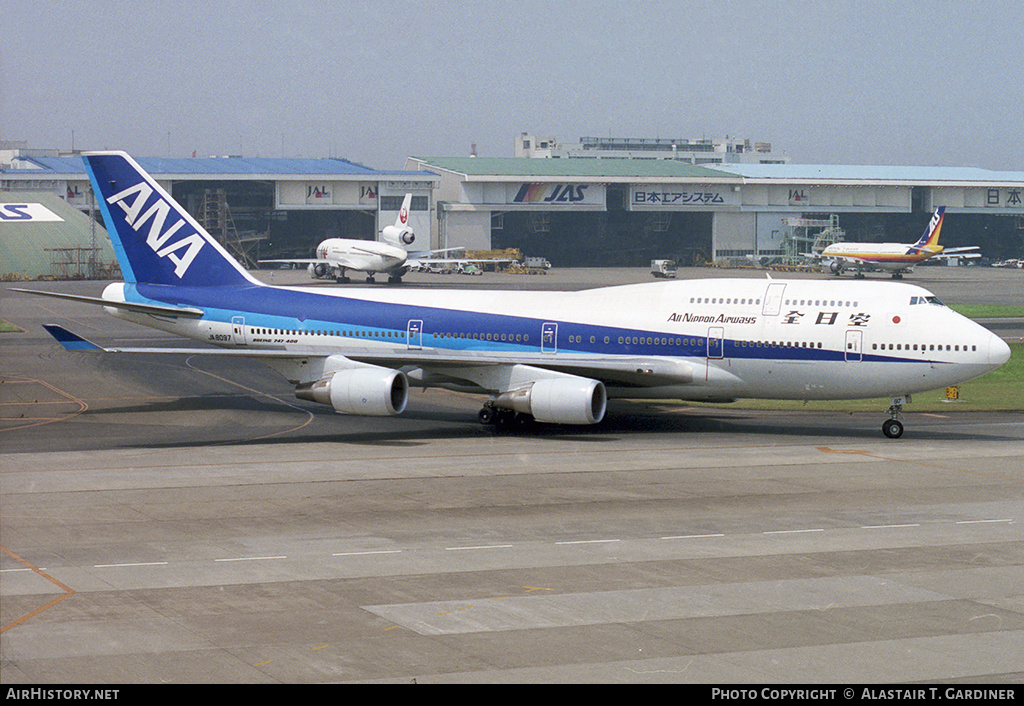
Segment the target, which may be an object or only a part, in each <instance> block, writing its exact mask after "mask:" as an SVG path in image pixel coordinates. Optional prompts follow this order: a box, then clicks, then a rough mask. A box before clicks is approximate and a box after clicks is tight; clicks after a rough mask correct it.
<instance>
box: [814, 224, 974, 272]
mask: <svg viewBox="0 0 1024 706" xmlns="http://www.w3.org/2000/svg"><path fill="white" fill-rule="evenodd" d="M945 217H946V208H945V206H939V207H938V208H937V209H935V213H934V214H932V219H931V221H929V222H928V227H927V228H925V230H924V234H923V235H922V236H921V237H920V238H919V239H918V241H917V242H916V243H914V244H913V245H903V244H900V243H853V242H842V243H833V244H832V245H829V246H828V247H826V248H825V249H824V250H822V251H821V259H823V260H831V264H830V265H829V268H830V269H831V270H832V272H833V273H834V274H836V275H841V274H842V273H843V270H844V269H846V267H847V266H851V267H853V268H855V269H856V270H857V274H856V275H855V276H856V277H858V278H860V277H863V276H864V270H865V269H880V270H884V271H886V272H891V273H892V278H893V279H902V277H903V273H904V272H907V271H909V270H910V269H911V268H913V266H914V265H916V264H918V263H920V262H924V261H925V260H927V259H929V258H932V257H948V256H949V255H951V254H958V255H959V254H960V253H965V252H968V251H972V250H978V247H977V246H975V245H971V246H967V247H962V248H943V247H942V246H941V245H939V235H940V234H941V233H942V222H943V220H944V219H945ZM959 256H960V257H967V258H972V257H981V255H979V254H977V253H974V254H971V255H959Z"/></svg>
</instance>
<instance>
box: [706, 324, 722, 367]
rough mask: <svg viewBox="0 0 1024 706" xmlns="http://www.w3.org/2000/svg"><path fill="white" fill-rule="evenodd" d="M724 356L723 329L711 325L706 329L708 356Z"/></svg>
mask: <svg viewBox="0 0 1024 706" xmlns="http://www.w3.org/2000/svg"><path fill="white" fill-rule="evenodd" d="M724 357H725V329H724V328H722V327H721V326H712V327H711V328H709V329H708V358H716V359H717V358H724Z"/></svg>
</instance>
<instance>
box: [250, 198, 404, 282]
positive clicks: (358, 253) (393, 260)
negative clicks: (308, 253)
mask: <svg viewBox="0 0 1024 706" xmlns="http://www.w3.org/2000/svg"><path fill="white" fill-rule="evenodd" d="M411 203H412V194H406V195H405V198H404V199H403V200H402V207H401V209H399V211H398V218H397V219H395V224H394V225H392V226H385V227H384V229H383V230H382V231H381V239H380V240H355V239H351V238H328V239H327V240H323V241H321V242H320V244H319V245H317V246H316V257H315V258H305V259H291V260H262V261H261V262H262V263H264V264H292V265H308V267H309V273H310V275H312V276H313V277H315V278H317V279H322V278H324V277H333V278H334V279H335V280H336V281H337V282H339V283H347V282H348V281H349V277H348V274H347V273H348V272H349V271H350V270H351V271H355V272H365V273H366V281H367V282H373V281H374V275H376V274H377V273H381V274H386V275H387V276H388V283H389V284H397V283H399V282H401V281H402V275H404V274H405V273H406V272H408V271H409V266H408V264H406V261H407V260H408V258H409V251H408V250H406V247H407V246H409V245H412V244H413V242H415V240H416V234H415V233H413V230H412V228H411V227H409V206H410V205H411Z"/></svg>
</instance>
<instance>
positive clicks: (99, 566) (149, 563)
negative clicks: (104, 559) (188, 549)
mask: <svg viewBox="0 0 1024 706" xmlns="http://www.w3.org/2000/svg"><path fill="white" fill-rule="evenodd" d="M124 566H167V562H166V561H138V562H132V563H127V564H93V567H92V568H94V569H113V568H120V567H124Z"/></svg>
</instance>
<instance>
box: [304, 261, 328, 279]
mask: <svg viewBox="0 0 1024 706" xmlns="http://www.w3.org/2000/svg"><path fill="white" fill-rule="evenodd" d="M309 267H310V274H311V275H312V276H313V277H315V278H317V279H323V278H324V277H327V276H329V275H330V274H331V267H330V265H325V264H323V263H320V262H318V263H316V264H315V265H310V266H309Z"/></svg>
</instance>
